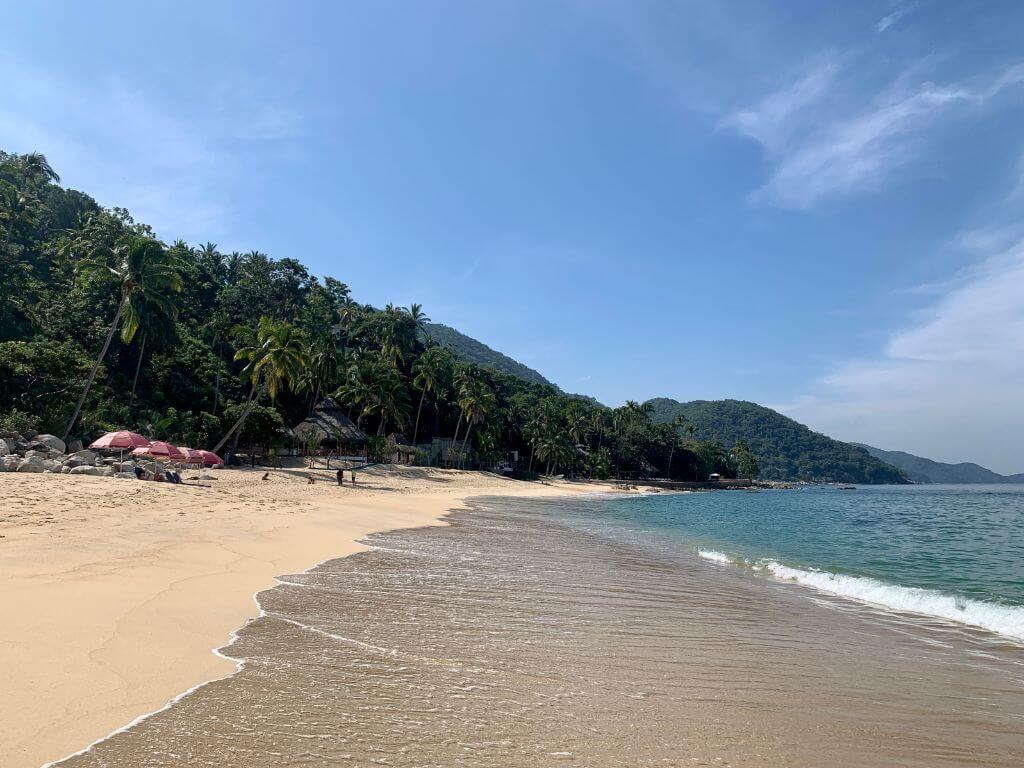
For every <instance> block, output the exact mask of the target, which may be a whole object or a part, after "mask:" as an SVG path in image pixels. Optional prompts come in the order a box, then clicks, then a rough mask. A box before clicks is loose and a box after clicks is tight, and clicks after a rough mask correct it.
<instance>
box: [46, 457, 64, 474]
mask: <svg viewBox="0 0 1024 768" xmlns="http://www.w3.org/2000/svg"><path fill="white" fill-rule="evenodd" d="M43 469H45V470H46V471H47V472H53V471H59V470H60V469H61V465H60V462H59V461H54V460H53V459H46V460H45V461H43Z"/></svg>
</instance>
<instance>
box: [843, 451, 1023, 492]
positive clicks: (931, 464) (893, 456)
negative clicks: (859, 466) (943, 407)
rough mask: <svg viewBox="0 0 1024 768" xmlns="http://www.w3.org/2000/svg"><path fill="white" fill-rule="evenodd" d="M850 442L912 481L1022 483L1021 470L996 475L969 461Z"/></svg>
mask: <svg viewBox="0 0 1024 768" xmlns="http://www.w3.org/2000/svg"><path fill="white" fill-rule="evenodd" d="M854 445H858V446H859V447H861V448H863V449H864V450H865V451H867V452H868V453H870V454H871V455H872V456H874V457H875V458H878V459H881V460H882V461H885V462H888V463H889V464H892V465H893V466H894V467H898V468H899V469H901V470H903V473H904V474H905V475H906V476H907V477H908V478H910V480H911V481H912V482H915V483H1024V473H1021V474H1018V475H1000V474H998V473H996V472H993V471H992V470H991V469H986V468H985V467H983V466H981V465H979V464H974V463H972V462H962V463H960V464H947V463H945V462H942V461H933V460H932V459H926V458H924V457H923V456H915V455H914V454H912V453H906V452H905V451H883V450H882V449H881V448H873V447H872V446H870V445H863V444H861V443H854Z"/></svg>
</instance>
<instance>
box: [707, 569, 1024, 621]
mask: <svg viewBox="0 0 1024 768" xmlns="http://www.w3.org/2000/svg"><path fill="white" fill-rule="evenodd" d="M697 554H698V555H700V556H701V557H702V558H704V559H705V560H710V561H711V562H713V563H718V564H720V565H736V566H741V567H750V566H751V563H749V562H748V561H746V560H744V559H743V558H734V557H730V556H729V555H727V554H725V553H724V552H717V551H715V550H713V549H698V550H697ZM753 568H754V570H757V571H762V572H764V573H767V574H769V575H771V576H774V577H775V578H776V579H779V580H781V581H789V582H793V583H796V584H801V585H803V586H805V587H811V588H813V589H817V590H818V591H820V592H827V593H828V594H831V595H838V596H839V597H845V598H847V599H849V600H856V601H858V602H861V603H868V604H870V605H875V606H879V607H881V608H887V609H889V610H893V611H901V612H903V613H916V614H920V615H923V616H931V617H933V618H938V619H945V620H946V621H953V622H956V623H958V624H966V625H967V626H970V627H977V628H978V629H984V630H987V631H989V632H994V633H995V634H997V635H1003V636H1004V637H1010V638H1013V639H1014V640H1021V641H1024V606H1017V605H1001V604H999V603H991V602H986V601H984V600H973V599H970V598H965V597H959V596H957V595H950V594H947V593H945V592H940V591H939V590H936V589H923V588H921V587H904V586H900V585H899V584H890V583H888V582H885V581H881V580H879V579H873V578H870V577H868V576H852V575H848V574H840V573H832V572H831V571H819V570H813V569H810V568H794V567H792V566H788V565H785V564H783V563H780V562H778V561H776V560H761V561H758V562H757V563H756V564H754V565H753Z"/></svg>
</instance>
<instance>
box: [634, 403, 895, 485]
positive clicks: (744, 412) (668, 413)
mask: <svg viewBox="0 0 1024 768" xmlns="http://www.w3.org/2000/svg"><path fill="white" fill-rule="evenodd" d="M648 403H649V404H650V405H651V406H652V407H653V409H654V410H653V412H652V414H651V420H652V421H654V422H655V423H662V424H667V423H669V422H671V421H672V419H673V418H675V417H676V416H680V415H681V416H684V417H685V418H686V420H687V422H688V423H689V424H692V425H693V426H694V427H695V432H694V437H696V438H697V439H698V440H714V441H717V442H719V443H721V444H723V445H733V444H734V443H736V441H737V440H746V441H747V443H748V444H749V445H750V450H751V451H752V452H753V453H754V455H756V456H757V458H758V461H759V462H760V465H761V477H762V478H765V479H769V480H785V479H796V480H816V481H830V482H843V483H905V482H907V480H906V478H905V477H904V476H903V474H902V473H901V472H900V470H899V469H897V468H896V467H893V466H891V465H890V464H887V463H885V462H883V461H881V460H880V459H878V458H875V457H874V456H871V455H870V454H869V453H868V452H867V451H866V450H864V449H863V448H860V447H859V446H855V445H851V444H850V443H843V442H840V441H838V440H833V439H832V438H830V437H827V436H825V435H822V434H819V433H818V432H813V431H811V430H810V429H808V428H807V427H805V426H804V425H803V424H800V423H799V422H797V421H794V420H793V419H790V418H788V417H786V416H783V415H782V414H781V413H778V412H776V411H773V410H772V409H771V408H765V407H764V406H761V405H757V404H756V403H749V402H745V401H742V400H694V401H692V402H689V403H680V402H677V401H676V400H671V399H668V398H655V399H653V400H649V401H648Z"/></svg>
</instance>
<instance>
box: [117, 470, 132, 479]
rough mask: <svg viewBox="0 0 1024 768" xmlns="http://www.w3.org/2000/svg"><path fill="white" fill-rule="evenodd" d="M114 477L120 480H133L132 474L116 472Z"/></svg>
mask: <svg viewBox="0 0 1024 768" xmlns="http://www.w3.org/2000/svg"><path fill="white" fill-rule="evenodd" d="M114 477H117V478H120V479H121V480H134V479H135V473H134V472H118V473H117V474H116V475H114Z"/></svg>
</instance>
